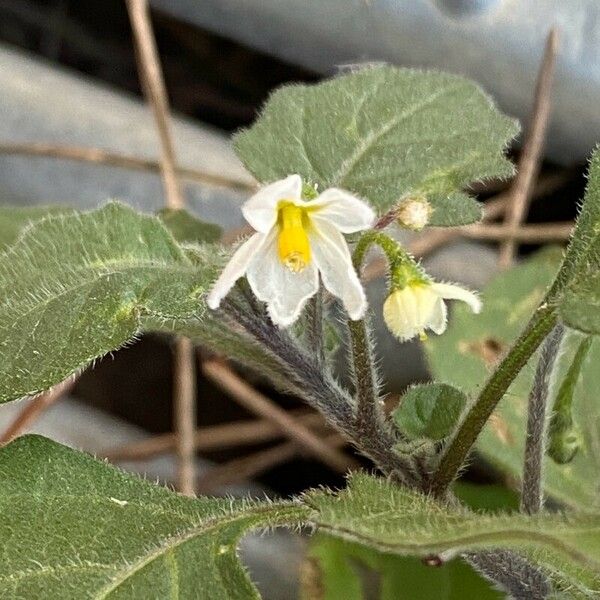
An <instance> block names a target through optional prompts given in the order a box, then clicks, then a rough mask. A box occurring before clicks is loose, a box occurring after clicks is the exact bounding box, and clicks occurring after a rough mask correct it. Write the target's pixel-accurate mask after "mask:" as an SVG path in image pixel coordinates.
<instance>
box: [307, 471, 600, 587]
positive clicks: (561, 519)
mask: <svg viewBox="0 0 600 600" xmlns="http://www.w3.org/2000/svg"><path fill="white" fill-rule="evenodd" d="M306 502H307V504H309V505H310V506H312V507H313V508H314V509H315V511H316V512H317V515H316V516H315V517H314V521H315V524H316V525H317V526H318V527H319V528H320V529H321V530H322V531H325V532H327V533H329V534H330V535H333V536H336V537H340V538H343V539H347V540H349V541H353V542H358V543H360V544H362V545H365V546H369V547H371V548H375V549H376V550H379V551H382V552H386V553H393V554H400V555H413V556H414V555H416V556H423V557H425V556H430V555H438V556H441V557H442V558H443V559H444V560H448V559H450V558H452V557H454V556H456V555H459V554H461V553H462V552H466V551H476V550H480V549H490V548H498V547H502V548H509V549H513V550H516V551H519V552H522V553H525V554H526V555H527V556H528V557H529V558H530V560H532V561H533V562H534V563H535V564H538V565H539V566H541V567H543V568H545V569H546V570H547V571H548V572H549V573H550V574H551V575H552V577H553V580H554V582H555V584H556V585H557V588H558V589H567V588H568V589H569V593H570V594H572V595H571V596H570V597H573V598H577V597H588V598H592V597H595V596H594V595H593V594H595V591H592V590H597V589H598V586H599V585H600V543H599V540H600V513H595V514H591V513H588V514H583V513H582V514H576V515H570V516H569V517H566V516H563V515H559V514H539V515H535V516H528V515H523V514H517V513H515V514H500V513H499V514H483V513H475V512H472V511H471V510H469V509H467V508H464V507H459V506H453V507H448V508H445V507H443V506H441V505H440V504H438V503H436V502H435V501H434V500H432V499H431V498H430V497H427V496H424V495H422V494H419V493H417V492H414V491H411V490H409V489H407V488H401V487H398V486H396V485H394V484H392V483H391V482H388V481H387V480H385V479H383V478H375V477H372V476H370V475H366V474H362V473H355V474H353V475H351V477H350V479H349V483H348V488H347V489H346V490H344V491H342V492H340V493H338V494H335V495H334V494H327V493H323V492H313V493H309V494H308V495H307V496H306Z"/></svg>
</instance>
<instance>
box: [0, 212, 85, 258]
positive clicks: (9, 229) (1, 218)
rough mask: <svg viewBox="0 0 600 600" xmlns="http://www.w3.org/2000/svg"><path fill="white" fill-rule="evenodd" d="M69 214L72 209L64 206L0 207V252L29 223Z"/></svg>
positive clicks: (12, 241) (11, 242) (13, 240)
mask: <svg viewBox="0 0 600 600" xmlns="http://www.w3.org/2000/svg"><path fill="white" fill-rule="evenodd" d="M71 212H73V209H72V208H68V207H66V206H0V250H4V249H5V248H6V247H8V246H10V245H11V244H13V243H14V242H15V240H16V239H17V237H18V236H19V234H20V233H21V231H23V229H24V228H25V227H26V226H27V225H29V224H30V223H33V222H35V221H39V220H40V219H43V218H44V217H48V216H51V215H57V214H67V213H71Z"/></svg>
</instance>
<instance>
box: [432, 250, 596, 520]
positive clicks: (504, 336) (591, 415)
mask: <svg viewBox="0 0 600 600" xmlns="http://www.w3.org/2000/svg"><path fill="white" fill-rule="evenodd" d="M561 258H562V253H561V251H560V250H558V249H549V250H546V251H544V252H541V253H539V254H538V255H536V256H534V257H533V258H531V259H530V260H528V261H526V262H524V263H522V264H520V265H519V266H517V267H515V268H513V269H511V270H510V271H507V272H506V273H503V274H501V275H499V276H498V277H497V278H495V279H494V281H493V282H492V283H490V285H489V286H488V287H487V288H486V289H485V290H484V291H483V293H482V300H483V310H482V312H481V314H480V315H478V316H476V317H474V316H473V315H472V314H471V313H470V312H469V311H468V310H464V308H463V307H462V306H456V307H455V310H454V313H453V318H452V321H451V323H450V325H449V327H448V330H447V331H446V332H445V333H444V335H442V336H437V337H433V336H432V337H431V338H429V339H428V341H427V342H426V343H425V348H426V352H427V356H428V361H429V365H430V368H431V371H432V374H433V376H434V377H435V379H437V380H439V381H444V382H447V383H449V384H451V385H454V386H456V387H459V388H460V389H463V390H465V392H467V393H472V394H475V393H476V391H477V389H478V388H479V387H480V386H481V385H482V384H483V382H484V381H485V380H486V378H487V377H488V375H489V373H490V371H491V370H492V369H493V367H494V365H495V364H496V362H497V361H498V359H499V358H500V357H501V355H502V354H503V353H504V352H505V351H506V350H507V348H508V347H509V346H510V344H511V343H512V342H513V341H514V340H515V338H516V337H517V335H518V334H519V333H520V331H521V330H522V328H523V326H524V325H525V323H526V322H527V320H528V319H529V316H530V315H531V313H532V311H533V310H535V308H536V306H537V305H538V303H539V302H540V301H541V300H542V298H543V297H544V294H545V292H546V289H547V287H548V286H549V285H550V284H551V283H552V280H553V279H554V276H555V274H556V271H557V270H558V266H559V264H560V261H561ZM580 341H581V336H580V335H579V334H575V333H573V334H571V335H569V336H567V338H566V339H565V342H564V343H563V348H562V351H561V353H560V355H559V359H558V363H557V372H556V377H555V378H554V381H553V384H552V386H551V393H552V398H553V397H554V395H555V394H556V393H557V391H558V387H559V385H560V382H561V381H562V380H563V378H564V376H565V374H566V372H567V370H568V368H569V367H570V365H571V363H572V361H573V358H574V355H575V352H576V350H577V347H578V346H579V343H580ZM534 364H535V358H534V359H532V361H531V365H534ZM598 364H600V343H599V342H598V341H595V342H594V343H593V344H592V347H591V348H590V352H589V355H588V359H587V360H586V362H585V364H584V365H583V367H582V371H581V374H580V376H579V378H578V383H577V386H576V387H575V390H574V400H573V419H574V422H575V426H576V427H577V428H578V429H579V430H580V431H581V432H582V435H583V447H582V451H581V452H579V453H578V455H577V456H576V457H575V458H574V459H573V461H572V462H571V463H569V464H568V465H559V464H556V463H554V461H552V460H547V461H546V463H545V466H544V485H545V489H546V493H547V494H549V495H550V496H551V497H552V498H553V499H554V500H557V501H559V502H561V503H563V504H564V505H566V506H570V507H573V508H575V509H580V510H589V509H590V508H591V507H594V508H600V501H599V500H600V496H599V495H598V473H599V472H600V454H599V453H598V451H597V449H598V448H600V404H599V403H598V400H597V390H598V388H599V387H600V369H598ZM533 372H534V369H533V367H532V366H531V367H529V368H525V369H523V371H522V372H521V373H520V374H519V376H518V377H517V378H516V380H515V381H514V382H513V384H512V386H511V387H510V389H509V390H508V393H507V394H506V395H505V397H504V398H503V399H502V401H501V402H500V403H499V405H498V407H497V408H496V410H495V411H494V414H493V415H492V417H491V419H490V420H489V422H488V424H487V425H486V426H485V428H484V430H483V432H482V434H481V435H480V437H479V439H478V441H477V446H476V448H477V451H478V453H479V454H480V455H482V456H483V457H484V458H485V459H486V460H487V461H489V462H490V463H491V464H492V465H493V466H494V467H496V468H497V469H498V470H500V471H501V472H503V473H505V474H506V475H507V479H508V480H509V481H511V482H513V483H516V482H518V480H519V478H520V476H521V472H522V469H523V452H524V440H525V426H526V422H527V399H528V396H529V390H530V389H531V385H532V380H533ZM552 398H551V400H552Z"/></svg>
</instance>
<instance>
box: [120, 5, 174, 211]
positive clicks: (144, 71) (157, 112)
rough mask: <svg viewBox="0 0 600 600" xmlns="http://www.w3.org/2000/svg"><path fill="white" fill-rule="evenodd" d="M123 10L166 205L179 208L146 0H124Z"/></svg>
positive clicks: (162, 87)
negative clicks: (154, 133) (152, 126)
mask: <svg viewBox="0 0 600 600" xmlns="http://www.w3.org/2000/svg"><path fill="white" fill-rule="evenodd" d="M127 10H128V12H129V20H130V22H131V29H132V31H133V38H134V41H135V48H136V52H137V60H138V70H139V74H140V79H141V82H142V87H143V89H144V95H145V96H146V100H147V101H148V104H149V105H150V107H151V108H152V112H153V113H154V121H155V123H156V128H157V130H158V134H159V137H160V148H161V160H160V167H161V174H162V177H163V183H164V188H165V193H166V196H167V206H168V207H169V208H174V209H177V208H183V206H184V199H183V195H182V194H181V190H180V188H179V182H178V181H177V177H176V175H175V163H176V161H175V149H174V145H173V138H172V135H171V124H170V119H169V102H168V99H167V90H166V88H165V83H164V79H163V74H162V69H161V66H160V62H159V58H158V52H157V49H156V41H155V39H154V32H153V31H152V23H151V22H150V12H149V7H148V0H127Z"/></svg>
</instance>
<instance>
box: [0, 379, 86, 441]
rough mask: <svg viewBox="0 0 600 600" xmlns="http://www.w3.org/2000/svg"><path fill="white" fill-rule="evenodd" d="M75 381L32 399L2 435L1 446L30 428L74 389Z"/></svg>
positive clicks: (68, 380)
mask: <svg viewBox="0 0 600 600" xmlns="http://www.w3.org/2000/svg"><path fill="white" fill-rule="evenodd" d="M75 381H76V379H75V377H70V378H69V379H66V380H65V381H63V382H62V383H59V384H58V385H56V386H54V387H53V388H51V389H49V390H48V391H46V392H44V393H43V394H40V395H39V396H36V397H35V398H32V399H31V400H30V401H29V402H28V404H27V406H25V408H24V409H23V410H22V411H21V412H20V413H19V414H18V415H17V417H16V418H15V420H14V421H13V422H12V423H11V424H10V425H9V426H8V427H7V429H6V431H5V432H4V433H3V434H2V435H0V445H2V446H3V445H4V444H8V442H10V441H12V440H14V439H15V438H16V437H17V436H18V435H20V434H21V433H22V432H23V431H25V430H26V429H28V428H30V427H31V426H32V425H33V423H34V422H35V421H37V419H38V418H39V417H40V416H41V415H42V414H43V413H44V412H45V411H46V410H47V409H48V408H50V407H51V406H52V405H53V404H55V403H56V402H57V401H58V400H60V398H62V397H63V396H64V395H65V394H68V393H69V392H70V391H71V390H72V389H73V386H74V385H75Z"/></svg>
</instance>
